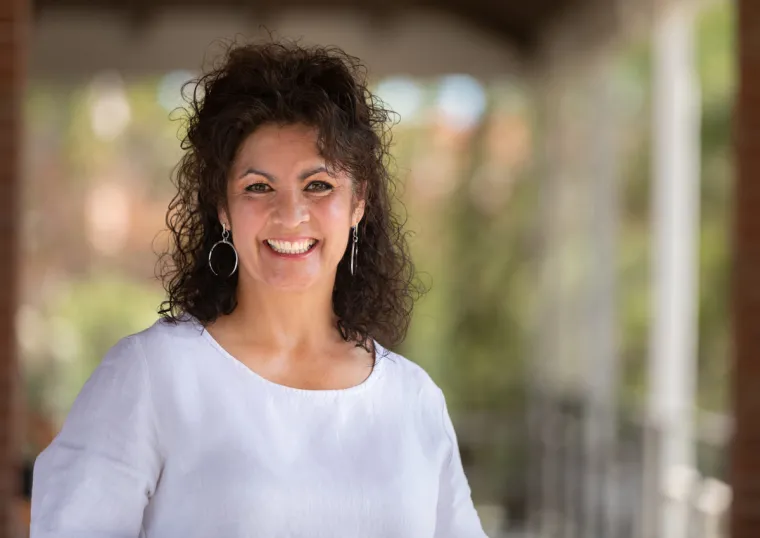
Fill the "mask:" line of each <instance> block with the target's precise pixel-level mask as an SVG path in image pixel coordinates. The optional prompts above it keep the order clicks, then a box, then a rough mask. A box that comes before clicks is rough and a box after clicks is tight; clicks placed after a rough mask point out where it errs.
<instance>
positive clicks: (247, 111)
mask: <svg viewBox="0 0 760 538" xmlns="http://www.w3.org/2000/svg"><path fill="white" fill-rule="evenodd" d="M188 85H189V86H187V85H186V86H185V88H184V89H183V95H184V96H185V97H186V99H187V101H188V104H189V108H188V109H185V112H186V114H185V116H184V120H185V121H186V125H185V127H186V134H185V137H184V139H183V140H182V149H183V150H185V154H184V156H183V157H182V159H181V161H180V162H179V164H178V167H177V169H176V172H175V177H174V181H175V184H176V187H177V194H176V195H175V197H174V199H173V200H172V202H171V203H170V205H169V208H168V212H167V216H166V224H167V226H168V228H169V232H170V236H171V247H170V250H169V251H168V252H165V253H163V254H162V256H161V260H160V262H159V263H161V262H163V263H162V265H161V268H160V274H161V279H162V280H163V283H164V288H165V289H166V292H167V298H166V300H165V301H164V302H163V303H162V304H161V306H160V309H159V314H160V315H161V316H162V317H163V318H165V319H167V320H170V321H173V322H176V321H180V320H181V319H182V318H183V317H184V316H185V315H186V314H190V315H192V316H194V317H195V318H196V319H197V320H199V321H200V322H201V323H203V324H206V323H209V322H212V321H214V320H215V319H217V318H218V317H220V316H222V315H226V314H229V313H231V312H232V311H233V310H234V309H235V307H236V305H237V300H236V288H237V280H238V279H237V274H235V275H233V276H231V277H229V278H227V279H225V278H220V277H217V276H215V275H214V274H213V273H212V272H211V270H210V269H209V266H208V256H209V250H210V249H211V247H212V246H213V245H214V243H216V242H217V241H218V240H219V239H220V237H221V234H222V226H221V223H220V222H219V219H218V211H217V209H218V208H219V207H226V192H227V190H226V186H227V178H228V173H229V170H230V167H231V165H232V162H233V159H234V157H235V155H236V152H237V150H238V147H239V146H240V144H241V143H242V142H243V140H244V139H245V138H246V137H247V136H248V135H250V134H251V133H252V132H253V131H255V130H256V129H257V128H258V127H260V126H262V125H265V124H278V125H292V124H303V125H307V126H310V127H313V128H314V129H315V130H316V131H317V133H318V136H317V145H318V149H319V152H320V154H321V155H322V156H323V157H324V158H325V160H326V161H327V163H328V165H329V166H333V167H335V168H336V169H338V170H341V171H344V172H347V173H348V174H349V175H350V177H351V178H352V180H353V184H354V190H355V192H361V193H362V194H363V196H364V198H365V204H366V206H365V213H364V217H363V219H362V221H361V222H360V224H359V237H360V243H359V249H358V256H357V260H356V271H355V273H356V274H355V275H353V276H352V275H351V274H350V268H349V249H347V250H346V253H345V254H344V256H343V258H342V259H341V261H340V263H339V265H338V269H337V275H336V279H335V286H334V289H333V295H332V302H333V309H334V311H335V314H336V316H337V318H338V320H339V321H338V327H337V328H338V330H339V331H340V334H341V335H342V336H343V338H344V339H345V340H346V341H351V342H355V343H356V345H357V346H361V347H364V348H365V349H367V350H368V351H369V350H370V347H369V346H370V341H371V339H372V338H375V339H377V340H378V341H379V342H380V343H381V344H382V345H383V346H388V347H391V346H394V345H397V344H398V343H400V342H401V341H402V340H403V339H404V337H405V335H406V332H407V329H408V326H409V321H410V317H411V312H412V306H413V303H414V300H415V299H416V298H417V297H418V296H419V294H421V293H422V292H423V291H424V290H423V288H422V286H421V285H420V283H419V281H418V280H417V279H416V277H415V271H414V266H413V264H412V262H411V260H410V257H409V250H408V244H407V234H406V232H404V229H403V223H402V222H401V220H400V219H399V218H398V216H397V215H396V214H395V213H394V212H393V208H392V206H393V202H394V198H395V196H394V194H395V190H396V189H395V183H394V180H393V178H392V176H391V174H390V172H389V163H390V155H389V146H390V142H391V137H390V126H391V121H390V119H391V115H392V112H391V111H390V110H388V109H386V108H385V107H384V105H383V103H382V102H381V101H380V100H379V99H378V98H376V97H375V96H374V95H373V94H372V93H371V92H370V91H369V89H368V87H367V82H366V70H365V69H364V67H363V66H362V65H361V63H360V62H359V61H358V60H357V59H356V58H354V57H351V56H349V55H347V54H346V53H345V52H343V51H341V50H339V49H336V48H332V47H304V46H301V45H299V44H296V43H284V42H267V43H261V44H232V45H229V46H228V47H227V50H226V51H225V54H224V55H222V57H221V60H220V62H218V63H217V64H216V65H215V66H213V67H212V69H210V70H209V71H208V72H206V73H205V74H203V75H202V76H201V77H199V78H198V79H196V80H193V81H191V82H189V83H188ZM188 87H189V88H190V90H191V91H189V92H187V91H185V90H186V89H187V88H188ZM217 250H222V251H226V250H228V249H217ZM229 255H232V252H231V251H230V252H229ZM214 257H215V259H216V257H217V252H216V251H215V252H214ZM215 263H216V262H215Z"/></svg>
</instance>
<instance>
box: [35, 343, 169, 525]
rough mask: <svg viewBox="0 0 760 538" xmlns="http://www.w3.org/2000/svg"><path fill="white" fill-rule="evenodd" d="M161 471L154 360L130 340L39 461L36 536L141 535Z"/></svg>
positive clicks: (110, 356) (98, 374) (99, 371)
mask: <svg viewBox="0 0 760 538" xmlns="http://www.w3.org/2000/svg"><path fill="white" fill-rule="evenodd" d="M161 467H162V459H161V456H160V451H159V449H158V440H157V432H156V427H155V421H154V411H153V404H152V401H151V394H150V385H149V379H148V371H147V363H146V360H145V357H144V354H143V352H142V349H141V344H140V342H139V340H137V339H136V337H129V338H126V339H123V340H121V341H120V342H119V343H118V344H116V345H115V346H114V347H113V348H112V349H111V350H110V351H109V352H108V353H107V354H106V356H105V358H104V359H103V361H102V363H101V364H100V365H99V366H98V367H97V368H96V369H95V371H94V372H93V374H92V376H91V377H90V378H89V379H88V380H87V382H86V383H85V385H84V387H83V388H82V390H81V392H80V393H79V395H78V396H77V399H76V401H75V402H74V405H73V406H72V408H71V411H70V412H69V415H68V417H67V418H66V421H65V423H64V425H63V428H62V429H61V432H60V433H59V434H58V436H57V437H56V438H55V439H54V440H53V442H52V443H51V444H50V446H48V447H47V448H46V449H45V450H44V451H43V452H42V453H41V454H40V455H39V457H38V458H37V460H36V462H35V466H34V477H33V483H32V517H31V533H30V538H53V537H55V538H75V537H76V538H137V537H138V536H139V535H140V532H141V529H142V519H143V511H144V509H145V507H146V505H147V504H148V500H149V499H150V497H151V495H152V494H153V492H154V490H155V487H156V483H157V482H158V477H159V474H160V472H161Z"/></svg>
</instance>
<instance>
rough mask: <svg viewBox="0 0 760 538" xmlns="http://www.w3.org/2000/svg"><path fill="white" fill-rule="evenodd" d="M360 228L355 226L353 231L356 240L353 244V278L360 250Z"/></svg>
mask: <svg viewBox="0 0 760 538" xmlns="http://www.w3.org/2000/svg"><path fill="white" fill-rule="evenodd" d="M358 228H359V227H358V226H353V227H352V229H353V231H354V240H353V242H352V243H351V276H354V271H355V267H356V254H357V252H358V250H359V230H358Z"/></svg>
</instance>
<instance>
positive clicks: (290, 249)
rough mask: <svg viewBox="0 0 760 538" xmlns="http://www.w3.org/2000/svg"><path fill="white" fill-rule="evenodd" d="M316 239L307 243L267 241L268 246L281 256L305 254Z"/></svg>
mask: <svg viewBox="0 0 760 538" xmlns="http://www.w3.org/2000/svg"><path fill="white" fill-rule="evenodd" d="M316 242H317V241H316V239H308V240H306V241H295V242H290V241H277V240H276V239H267V244H268V245H269V246H270V247H272V250H274V251H275V252H279V253H281V254H303V253H304V252H306V251H307V250H309V249H310V248H311V247H312V246H313V245H314V243H316Z"/></svg>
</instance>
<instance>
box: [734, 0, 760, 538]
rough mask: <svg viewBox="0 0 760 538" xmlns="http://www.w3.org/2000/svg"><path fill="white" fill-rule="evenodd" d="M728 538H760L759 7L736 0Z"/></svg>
mask: <svg viewBox="0 0 760 538" xmlns="http://www.w3.org/2000/svg"><path fill="white" fill-rule="evenodd" d="M737 6H738V12H739V16H738V23H739V24H738V26H739V36H738V37H739V39H738V53H739V79H740V82H739V93H738V101H737V105H736V114H735V118H736V126H735V128H736V159H737V183H736V194H735V208H736V209H735V211H736V212H735V220H734V237H733V247H734V274H733V283H732V284H733V289H732V301H733V305H732V308H733V326H734V329H733V330H734V346H735V347H734V364H733V367H734V370H733V384H734V398H733V405H734V414H735V418H736V432H735V435H734V439H733V446H732V453H731V459H732V464H731V483H732V486H733V488H734V502H733V507H732V514H731V537H732V538H756V537H758V536H760V3H759V2H758V0H738V2H737Z"/></svg>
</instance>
